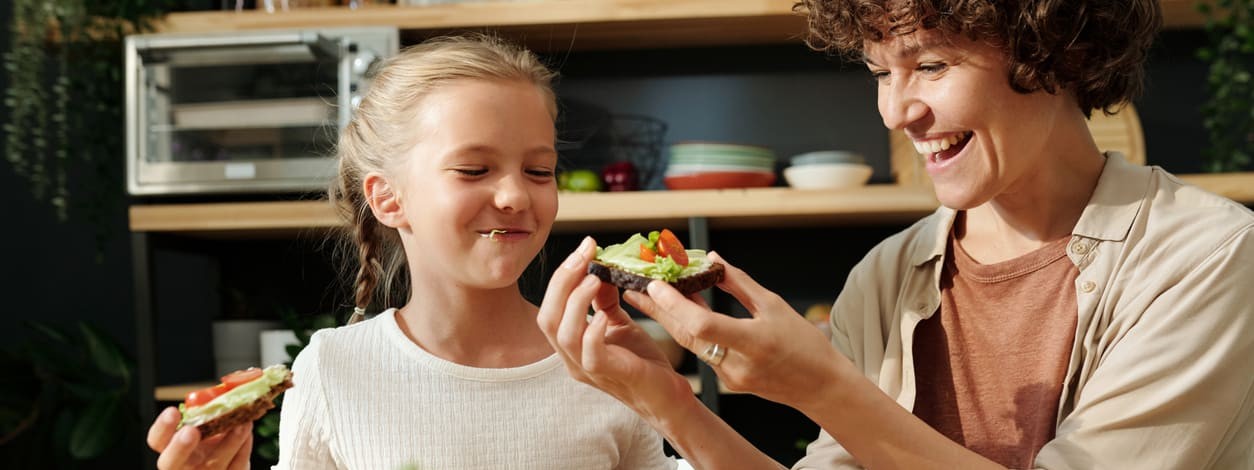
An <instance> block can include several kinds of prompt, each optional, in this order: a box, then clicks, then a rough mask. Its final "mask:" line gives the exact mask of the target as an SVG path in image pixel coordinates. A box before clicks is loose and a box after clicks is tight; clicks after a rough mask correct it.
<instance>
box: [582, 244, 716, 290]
mask: <svg viewBox="0 0 1254 470" xmlns="http://www.w3.org/2000/svg"><path fill="white" fill-rule="evenodd" d="M588 273H590V274H594V275H596V276H597V277H599V278H601V280H602V281H605V282H608V283H611V284H614V285H616V286H618V287H620V288H623V289H631V290H637V291H641V292H643V291H644V290H645V287H647V286H648V285H649V282H651V281H653V280H654V279H659V280H662V281H666V282H669V283H670V284H671V285H673V286H675V289H677V290H679V291H680V292H682V293H683V294H684V295H688V294H692V293H693V292H699V291H702V290H705V289H708V288H710V287H713V286H714V285H715V284H718V283H719V281H722V280H723V265H722V264H719V263H715V262H712V261H710V259H709V258H706V256H705V251H704V250H685V249H684V245H683V243H680V242H679V238H677V237H676V236H675V234H674V233H672V232H671V231H670V230H666V229H663V230H662V231H661V232H657V231H653V232H649V236H648V237H647V238H646V237H644V236H643V235H640V234H639V233H637V234H634V235H632V236H631V238H628V239H627V241H625V242H622V243H619V244H617V245H610V246H607V247H605V248H601V247H597V257H596V259H595V260H593V261H592V262H591V263H589V264H588Z"/></svg>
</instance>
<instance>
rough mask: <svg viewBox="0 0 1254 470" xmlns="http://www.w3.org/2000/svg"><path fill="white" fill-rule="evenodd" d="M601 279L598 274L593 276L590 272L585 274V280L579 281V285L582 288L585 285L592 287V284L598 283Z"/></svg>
mask: <svg viewBox="0 0 1254 470" xmlns="http://www.w3.org/2000/svg"><path fill="white" fill-rule="evenodd" d="M600 280H601V279H599V278H597V277H596V276H593V275H591V274H589V275H587V276H584V278H583V281H581V282H580V283H579V287H581V288H583V287H592V285H593V284H596V283H597V282H599V281H600Z"/></svg>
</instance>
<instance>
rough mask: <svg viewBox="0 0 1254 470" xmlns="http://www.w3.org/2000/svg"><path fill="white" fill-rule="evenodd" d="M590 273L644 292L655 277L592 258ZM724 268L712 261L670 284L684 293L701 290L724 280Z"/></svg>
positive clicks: (624, 287)
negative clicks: (704, 267) (703, 268)
mask: <svg viewBox="0 0 1254 470" xmlns="http://www.w3.org/2000/svg"><path fill="white" fill-rule="evenodd" d="M588 274H592V275H595V276H596V277H599V278H601V280H602V281H605V282H608V283H610V284H614V285H616V286H618V287H621V288H623V289H631V290H636V291H640V292H644V291H645V288H646V287H648V285H649V283H650V282H653V278H651V277H648V276H641V275H639V274H636V273H633V272H631V271H628V270H626V269H622V268H619V267H617V266H614V265H610V264H606V263H603V262H601V261H597V260H592V262H590V263H588ZM723 274H724V269H723V265H722V263H711V264H710V267H709V268H706V270H705V271H701V272H699V273H696V274H692V275H689V276H685V277H681V278H679V279H676V280H675V281H674V282H671V283H670V284H671V285H672V286H675V289H676V290H678V291H679V292H680V293H682V294H684V295H689V294H692V293H693V292H700V291H703V290H706V289H709V288H711V287H714V285H715V284H718V283H719V282H722V280H723Z"/></svg>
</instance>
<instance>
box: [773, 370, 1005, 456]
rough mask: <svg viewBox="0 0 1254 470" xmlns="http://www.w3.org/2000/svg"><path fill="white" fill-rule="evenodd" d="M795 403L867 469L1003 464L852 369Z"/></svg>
mask: <svg viewBox="0 0 1254 470" xmlns="http://www.w3.org/2000/svg"><path fill="white" fill-rule="evenodd" d="M837 377H838V378H837V380H835V381H834V382H833V383H832V385H828V386H825V387H824V388H822V390H826V391H827V392H825V393H817V394H813V395H811V396H814V397H821V399H815V400H811V401H809V402H807V403H804V404H799V405H797V409H798V410H800V411H801V412H802V413H805V415H806V416H808V417H809V418H810V419H812V420H814V422H815V423H818V425H819V426H820V427H822V428H823V429H824V430H825V431H827V432H828V434H831V436H832V437H833V438H834V439H836V441H837V442H839V443H840V444H841V446H843V447H844V448H845V450H847V451H849V453H850V454H852V455H853V456H854V458H855V459H857V460H858V462H859V463H861V464H862V465H863V466H864V467H866V468H868V469H898V468H901V469H912V470H913V469H952V468H962V469H973V470H975V469H1004V468H1005V467H1002V466H1001V465H998V464H997V463H996V462H993V461H991V460H988V459H986V458H984V457H983V456H981V455H979V454H977V453H975V452H973V451H971V450H969V449H967V448H965V447H962V446H961V445H959V444H958V443H956V442H954V441H952V440H950V439H949V438H947V437H945V436H944V435H942V434H941V433H939V432H937V431H936V430H934V429H932V428H931V427H930V426H928V425H927V423H924V422H923V421H922V420H920V419H918V418H917V417H915V416H914V415H913V414H911V413H910V412H909V411H906V409H905V408H902V407H901V406H900V405H898V404H897V403H896V402H894V401H893V400H892V398H890V397H889V396H888V395H886V394H884V393H883V392H882V391H880V389H879V388H878V387H876V386H875V384H873V383H872V382H871V381H870V380H867V379H866V378H865V377H863V376H862V375H861V374H858V373H857V372H856V371H852V370H844V371H842V372H841V373H838V376H837Z"/></svg>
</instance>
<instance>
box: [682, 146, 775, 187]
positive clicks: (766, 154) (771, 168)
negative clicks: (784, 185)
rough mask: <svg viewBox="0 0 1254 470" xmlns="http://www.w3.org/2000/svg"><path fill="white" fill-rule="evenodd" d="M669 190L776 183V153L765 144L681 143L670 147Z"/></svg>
mask: <svg viewBox="0 0 1254 470" xmlns="http://www.w3.org/2000/svg"><path fill="white" fill-rule="evenodd" d="M663 181H664V182H665V183H666V187H667V188H670V189H724V188H756V187H763V186H770V185H771V184H774V183H775V153H774V152H772V151H771V150H770V149H767V148H763V147H754V146H750V145H736V144H724V143H714V142H682V143H678V144H675V145H672V146H671V147H670V163H669V165H667V167H666V175H665V178H664V180H663Z"/></svg>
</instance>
